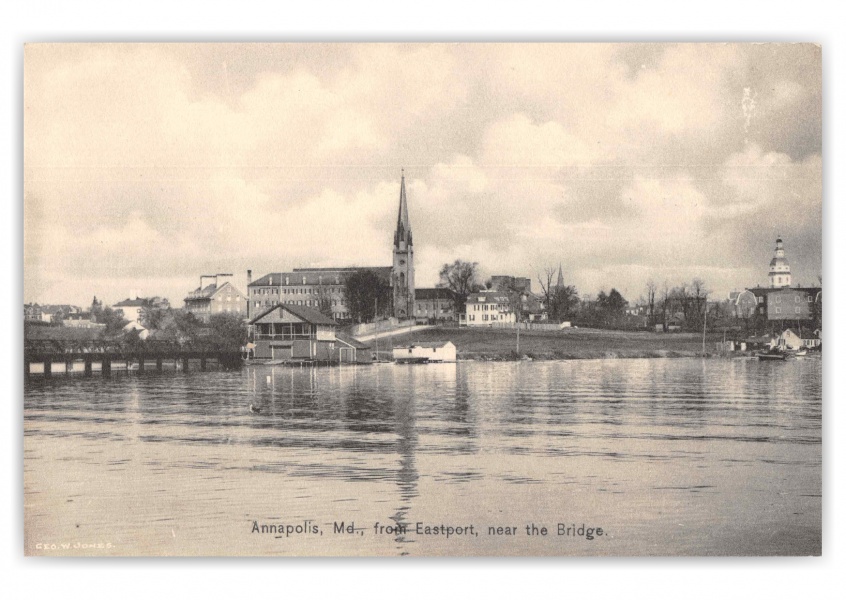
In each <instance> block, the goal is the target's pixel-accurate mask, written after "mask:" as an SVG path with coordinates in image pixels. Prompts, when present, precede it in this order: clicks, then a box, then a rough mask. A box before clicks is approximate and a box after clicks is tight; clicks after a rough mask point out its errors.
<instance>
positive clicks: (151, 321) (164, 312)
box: [140, 304, 170, 331]
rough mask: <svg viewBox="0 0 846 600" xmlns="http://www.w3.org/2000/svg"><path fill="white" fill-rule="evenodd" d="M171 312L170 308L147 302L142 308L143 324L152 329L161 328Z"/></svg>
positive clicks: (141, 317) (141, 318)
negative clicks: (158, 306)
mask: <svg viewBox="0 0 846 600" xmlns="http://www.w3.org/2000/svg"><path fill="white" fill-rule="evenodd" d="M169 312H170V309H165V308H157V307H155V306H152V305H147V304H145V305H144V306H143V307H142V308H141V316H140V320H141V324H142V325H143V326H144V327H146V328H147V329H149V330H150V331H155V330H157V329H161V328H162V326H163V324H164V322H165V320H166V319H167V316H168V313H169Z"/></svg>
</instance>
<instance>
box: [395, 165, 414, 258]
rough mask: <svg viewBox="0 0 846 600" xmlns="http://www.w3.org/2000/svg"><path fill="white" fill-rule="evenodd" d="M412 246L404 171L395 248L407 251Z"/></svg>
mask: <svg viewBox="0 0 846 600" xmlns="http://www.w3.org/2000/svg"><path fill="white" fill-rule="evenodd" d="M411 244H412V241H411V224H410V223H409V222H408V200H406V197H405V169H403V171H402V178H401V179H400V201H399V212H398V213H397V230H396V233H394V248H396V249H401V250H405V247H406V246H410V245H411Z"/></svg>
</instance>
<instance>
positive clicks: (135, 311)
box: [22, 42, 823, 557]
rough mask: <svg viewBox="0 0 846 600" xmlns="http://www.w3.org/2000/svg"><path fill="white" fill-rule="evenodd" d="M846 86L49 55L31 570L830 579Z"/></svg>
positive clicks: (401, 50) (817, 51)
mask: <svg viewBox="0 0 846 600" xmlns="http://www.w3.org/2000/svg"><path fill="white" fill-rule="evenodd" d="M822 53H823V51H822V47H821V46H820V45H818V44H813V43H672V44H670V43H646V42H644V43H305V42H304V43H30V44H27V45H26V46H25V48H24V51H23V59H24V62H23V105H22V108H23V191H24V197H23V294H24V298H23V302H24V307H23V310H24V315H23V318H24V324H23V369H24V373H23V379H24V385H23V391H24V397H23V424H22V425H23V497H24V511H23V516H24V554H25V555H27V556H42V557H46V556H49V557H65V556H73V557H102V556H145V557H172V556H191V557H202V556H227V557H251V556H261V557H277V556H278V557H286V556H298V557H302V556H306V557H311V556H320V557H323V556H337V557H358V556H375V557H394V556H412V557H418V556H460V557H475V556H578V557H620V556H650V557H654V556H661V557H667V556H672V557H675V556H698V557H734V556H744V557H745V556H793V557H797V556H803V557H807V556H812V557H817V556H821V555H822V529H823V523H822V521H823V519H822V512H823V511H822V480H823V473H822V427H823V420H822V408H823V390H822V388H823V384H822V381H823V376H822V364H823V361H822V346H823V344H822V339H823V334H822V332H823V327H822V321H823V319H822V315H823V312H822V297H823V294H822V279H823V277H822V274H823V266H822V240H823V235H822V214H823V172H822V135H823V124H822V79H823V77H822V72H823V69H822V55H823V54H822Z"/></svg>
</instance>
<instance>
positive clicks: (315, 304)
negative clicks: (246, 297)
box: [253, 300, 344, 308]
mask: <svg viewBox="0 0 846 600" xmlns="http://www.w3.org/2000/svg"><path fill="white" fill-rule="evenodd" d="M274 304H276V302H274V301H273V300H255V301H253V306H255V307H256V308H260V307H262V306H273V305H274ZM288 304H293V305H294V306H313V307H315V308H317V307H318V306H320V304H319V303H318V301H317V300H294V301H291V302H289V303H288ZM343 305H344V303H343V302H341V301H340V300H332V302H331V304H330V306H343Z"/></svg>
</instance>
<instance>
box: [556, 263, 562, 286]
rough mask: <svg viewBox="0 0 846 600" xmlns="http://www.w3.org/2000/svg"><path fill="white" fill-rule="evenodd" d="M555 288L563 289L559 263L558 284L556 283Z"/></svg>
mask: <svg viewBox="0 0 846 600" xmlns="http://www.w3.org/2000/svg"><path fill="white" fill-rule="evenodd" d="M556 287H557V288H559V289H560V288H563V287H564V271H562V270H561V263H558V282H557V283H556Z"/></svg>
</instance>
